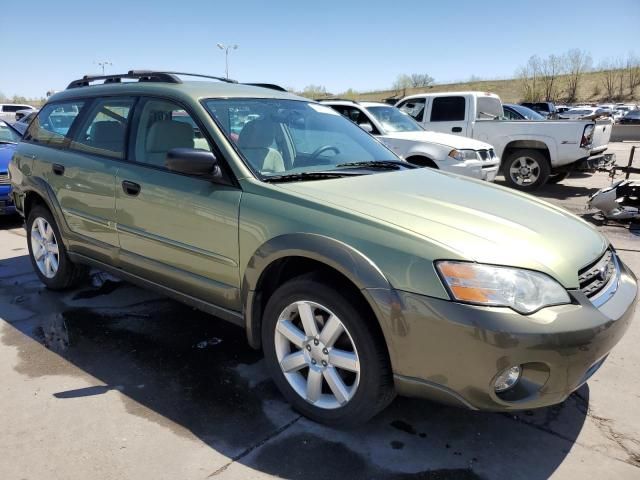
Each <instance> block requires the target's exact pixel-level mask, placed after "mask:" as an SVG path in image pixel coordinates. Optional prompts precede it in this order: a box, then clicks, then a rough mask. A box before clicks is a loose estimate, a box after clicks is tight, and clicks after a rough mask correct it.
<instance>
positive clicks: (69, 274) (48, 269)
mask: <svg viewBox="0 0 640 480" xmlns="http://www.w3.org/2000/svg"><path fill="white" fill-rule="evenodd" d="M27 247H28V248H29V257H30V258H31V264H32V265H33V269H34V270H35V272H36V274H37V275H38V278H39V279H40V281H41V282H42V283H44V284H45V285H46V287H47V288H49V289H51V290H64V289H67V288H70V287H73V286H75V285H77V284H78V283H79V282H80V280H82V279H83V278H84V277H85V276H86V274H87V273H88V269H87V267H85V266H83V265H75V264H74V263H72V262H71V260H69V257H68V256H67V251H66V249H65V247H64V244H63V243H62V236H61V235H60V230H59V229H58V226H57V225H56V222H55V220H54V219H53V215H52V214H51V212H50V211H49V210H48V209H47V208H45V207H42V206H39V205H38V206H36V207H34V208H33V209H32V210H31V212H29V218H28V219H27Z"/></svg>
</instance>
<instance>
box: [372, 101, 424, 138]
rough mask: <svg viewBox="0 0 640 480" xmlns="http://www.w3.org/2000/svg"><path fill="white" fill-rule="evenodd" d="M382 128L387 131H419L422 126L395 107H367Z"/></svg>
mask: <svg viewBox="0 0 640 480" xmlns="http://www.w3.org/2000/svg"><path fill="white" fill-rule="evenodd" d="M368 110H369V113H371V115H373V116H374V117H375V118H376V120H378V122H380V124H381V125H382V128H384V129H385V131H387V132H421V131H422V130H423V128H422V127H421V126H420V125H418V124H417V123H416V122H415V120H413V118H411V117H410V116H409V115H407V114H406V113H403V112H401V111H400V110H398V109H397V108H396V107H383V106H379V107H378V106H376V107H368Z"/></svg>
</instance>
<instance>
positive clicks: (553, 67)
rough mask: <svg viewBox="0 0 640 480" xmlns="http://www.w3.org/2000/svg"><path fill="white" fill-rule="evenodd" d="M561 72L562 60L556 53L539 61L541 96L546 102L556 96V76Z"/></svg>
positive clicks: (554, 98) (552, 100) (553, 99)
mask: <svg viewBox="0 0 640 480" xmlns="http://www.w3.org/2000/svg"><path fill="white" fill-rule="evenodd" d="M562 72H563V61H562V58H561V57H559V56H557V55H549V56H548V57H547V58H546V59H544V60H542V61H541V62H540V83H541V85H542V97H543V98H544V99H545V100H546V101H547V102H554V101H555V100H556V99H557V98H558V93H559V92H558V77H559V75H560V74H561V73H562Z"/></svg>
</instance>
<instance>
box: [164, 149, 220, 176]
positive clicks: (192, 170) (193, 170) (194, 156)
mask: <svg viewBox="0 0 640 480" xmlns="http://www.w3.org/2000/svg"><path fill="white" fill-rule="evenodd" d="M165 166H166V167H167V168H168V169H169V170H171V171H173V172H178V173H184V174H187V175H195V176H198V177H205V178H211V179H214V178H220V177H221V176H222V170H220V165H218V159H217V158H216V156H215V155H214V154H213V153H211V152H210V151H208V150H202V149H199V148H172V149H171V150H169V151H168V152H167V159H166V162H165Z"/></svg>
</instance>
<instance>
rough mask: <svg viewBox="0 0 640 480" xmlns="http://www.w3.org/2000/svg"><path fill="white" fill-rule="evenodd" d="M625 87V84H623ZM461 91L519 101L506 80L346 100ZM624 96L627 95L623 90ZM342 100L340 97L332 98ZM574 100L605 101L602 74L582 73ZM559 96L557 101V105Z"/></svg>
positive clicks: (514, 84) (516, 86)
mask: <svg viewBox="0 0 640 480" xmlns="http://www.w3.org/2000/svg"><path fill="white" fill-rule="evenodd" d="M625 83H626V82H625ZM559 85H560V86H561V90H562V89H564V86H565V85H566V78H564V77H559ZM463 90H477V91H481V92H492V93H496V94H498V95H499V96H500V98H502V101H503V102H505V103H516V102H520V101H521V100H522V88H521V85H520V81H519V80H518V79H507V80H480V81H470V82H462V83H449V84H438V85H433V86H431V87H426V88H425V87H421V88H407V89H406V90H404V91H397V90H392V89H389V90H379V91H373V92H358V93H350V94H349V95H347V98H353V99H354V100H369V101H382V100H384V99H385V98H389V97H396V98H398V99H400V98H402V97H405V96H407V95H413V94H414V93H424V92H429V93H431V92H455V91H458V92H459V91H463ZM625 93H627V94H628V93H629V92H628V89H627V88H625ZM336 96H340V97H342V95H336ZM578 99H579V102H589V103H591V102H601V101H605V100H606V98H605V88H604V74H603V72H589V73H585V74H584V75H583V77H582V78H581V82H580V85H579V87H578ZM638 99H640V91H638V90H636V92H635V95H634V96H633V97H632V96H631V95H628V98H625V99H624V100H625V101H637V100H638ZM562 101H563V100H562V95H561V98H560V101H559V102H558V103H561V102H562Z"/></svg>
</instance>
